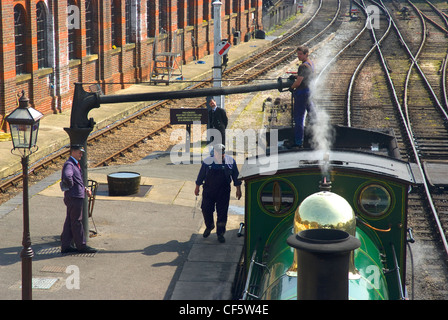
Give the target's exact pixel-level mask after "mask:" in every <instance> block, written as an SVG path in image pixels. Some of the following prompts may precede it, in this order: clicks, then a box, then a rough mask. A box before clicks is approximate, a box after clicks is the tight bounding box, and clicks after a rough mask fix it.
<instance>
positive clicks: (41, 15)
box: [36, 1, 49, 69]
mask: <svg viewBox="0 0 448 320" xmlns="http://www.w3.org/2000/svg"><path fill="white" fill-rule="evenodd" d="M36 21H37V66H38V68H39V69H41V68H47V67H48V66H49V63H48V56H49V55H48V37H47V10H46V7H45V3H44V2H43V1H40V2H38V3H37V5H36Z"/></svg>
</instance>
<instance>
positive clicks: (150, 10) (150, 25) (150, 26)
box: [146, 0, 156, 37]
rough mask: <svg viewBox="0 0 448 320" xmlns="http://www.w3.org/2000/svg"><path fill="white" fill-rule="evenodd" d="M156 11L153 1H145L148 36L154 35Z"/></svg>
mask: <svg viewBox="0 0 448 320" xmlns="http://www.w3.org/2000/svg"><path fill="white" fill-rule="evenodd" d="M155 12H156V8H155V1H154V0H148V1H146V28H147V29H146V30H147V32H148V37H154V36H155V35H156V30H155V27H154V15H155Z"/></svg>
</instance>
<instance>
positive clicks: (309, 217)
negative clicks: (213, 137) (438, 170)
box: [240, 127, 415, 300]
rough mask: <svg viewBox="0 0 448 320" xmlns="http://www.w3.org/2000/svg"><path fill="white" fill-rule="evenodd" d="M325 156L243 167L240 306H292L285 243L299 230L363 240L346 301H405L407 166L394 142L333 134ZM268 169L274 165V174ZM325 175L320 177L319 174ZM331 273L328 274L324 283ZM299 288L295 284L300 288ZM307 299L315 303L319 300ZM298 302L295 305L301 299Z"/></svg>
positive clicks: (293, 266)
mask: <svg viewBox="0 0 448 320" xmlns="http://www.w3.org/2000/svg"><path fill="white" fill-rule="evenodd" d="M335 133H336V134H335V136H336V138H335V141H334V143H333V147H332V149H331V150H329V151H318V150H313V149H311V148H307V146H308V147H309V144H308V141H309V140H308V139H307V137H305V145H304V146H305V148H303V149H300V150H295V151H293V150H283V151H282V150H279V152H278V153H277V154H275V155H273V154H271V155H265V157H271V159H269V161H270V162H271V164H270V167H271V168H270V169H269V170H271V171H269V172H264V171H263V165H260V163H266V161H264V162H263V160H266V159H263V158H262V157H260V156H259V157H257V159H252V160H253V161H251V159H250V158H249V159H247V160H246V163H245V164H244V165H243V167H242V169H241V173H240V177H241V178H242V179H243V180H244V181H245V194H246V200H245V201H246V202H245V222H244V228H245V232H244V236H245V249H244V253H243V255H244V263H243V268H242V271H241V272H240V274H241V277H240V278H241V279H240V284H241V285H240V287H241V288H242V290H241V291H242V292H241V295H240V298H243V299H282V300H283V299H297V298H298V296H297V292H298V289H299V288H301V286H302V285H303V286H310V288H307V289H306V290H308V291H309V292H312V291H319V290H320V289H319V288H318V286H317V284H314V285H313V284H309V283H303V284H302V283H298V281H297V270H298V269H299V271H301V269H300V267H301V266H300V265H299V266H298V265H297V255H295V250H294V249H293V248H292V247H290V246H289V245H288V244H287V239H288V238H289V237H290V236H291V235H295V234H297V233H298V232H300V231H303V230H311V229H332V230H333V229H337V230H343V231H345V232H347V233H348V234H349V235H351V236H353V237H356V238H357V239H359V240H360V243H361V245H360V247H359V248H358V249H355V250H354V251H352V253H351V255H350V258H349V272H348V275H347V279H348V298H349V299H361V300H364V299H373V300H377V299H380V300H381V299H405V297H406V290H405V270H406V241H407V235H408V229H407V217H406V212H407V200H408V199H407V195H408V191H409V188H410V186H411V185H412V184H414V183H415V178H414V176H413V173H412V169H411V165H410V164H409V163H407V162H404V161H402V160H400V159H399V156H398V155H397V150H398V148H397V144H396V139H395V137H394V135H393V134H390V133H389V132H379V131H372V130H363V129H354V128H348V127H336V128H335ZM272 161H276V163H275V167H276V170H275V172H273V171H272ZM322 168H325V169H322ZM331 268H332V267H331V266H328V267H326V268H324V269H325V271H324V273H326V275H325V274H324V275H320V276H319V275H318V276H317V277H324V276H329V277H331V274H332V272H333V270H332V269H331ZM299 282H300V281H299ZM316 294H317V295H314V296H313V295H311V296H310V297H307V298H310V299H314V298H316V299H318V298H319V294H318V293H316ZM299 298H300V297H299Z"/></svg>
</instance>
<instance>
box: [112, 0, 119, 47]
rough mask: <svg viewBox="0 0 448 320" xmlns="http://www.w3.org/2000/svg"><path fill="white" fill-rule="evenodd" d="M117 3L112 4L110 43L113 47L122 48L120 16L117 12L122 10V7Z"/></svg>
mask: <svg viewBox="0 0 448 320" xmlns="http://www.w3.org/2000/svg"><path fill="white" fill-rule="evenodd" d="M116 2H117V1H116V0H112V1H111V2H110V23H111V27H110V32H111V34H110V37H111V38H110V41H111V44H112V45H113V46H117V45H118V46H121V44H119V43H118V38H119V37H120V24H119V23H118V21H117V19H118V17H119V16H120V15H119V14H116V10H117V9H120V6H119V5H118V4H117V3H116Z"/></svg>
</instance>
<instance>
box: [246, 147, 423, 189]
mask: <svg viewBox="0 0 448 320" xmlns="http://www.w3.org/2000/svg"><path fill="white" fill-rule="evenodd" d="M324 165H328V166H329V167H330V170H331V169H343V170H355V171H364V172H366V173H369V174H374V175H381V176H388V177H389V178H391V179H397V180H401V181H402V182H406V183H410V184H414V183H416V182H417V181H416V178H415V177H414V175H413V173H412V170H411V166H410V165H409V163H407V162H405V161H401V160H398V159H395V158H392V157H389V156H384V155H378V154H372V153H365V152H357V151H346V150H331V151H329V152H323V151H316V150H309V149H301V150H298V151H287V152H278V153H277V154H271V155H263V156H257V157H251V158H248V159H246V161H245V163H244V165H243V167H242V168H241V171H240V179H251V178H255V177H258V176H268V175H273V174H278V173H282V172H285V171H291V170H305V169H311V168H320V167H321V166H324Z"/></svg>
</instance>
